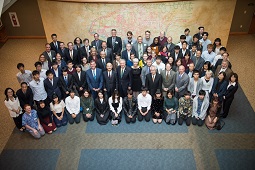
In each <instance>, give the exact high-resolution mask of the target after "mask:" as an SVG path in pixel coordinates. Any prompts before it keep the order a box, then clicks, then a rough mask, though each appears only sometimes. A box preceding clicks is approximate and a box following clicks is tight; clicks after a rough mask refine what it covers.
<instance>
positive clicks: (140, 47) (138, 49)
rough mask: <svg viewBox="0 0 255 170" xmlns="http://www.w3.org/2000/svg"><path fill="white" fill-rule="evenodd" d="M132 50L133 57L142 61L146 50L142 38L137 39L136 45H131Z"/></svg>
mask: <svg viewBox="0 0 255 170" xmlns="http://www.w3.org/2000/svg"><path fill="white" fill-rule="evenodd" d="M133 49H134V50H135V56H136V58H138V59H139V60H140V59H142V57H143V54H144V53H145V51H146V49H147V44H144V43H143V38H142V36H138V37H137V43H135V44H134V45H133Z"/></svg>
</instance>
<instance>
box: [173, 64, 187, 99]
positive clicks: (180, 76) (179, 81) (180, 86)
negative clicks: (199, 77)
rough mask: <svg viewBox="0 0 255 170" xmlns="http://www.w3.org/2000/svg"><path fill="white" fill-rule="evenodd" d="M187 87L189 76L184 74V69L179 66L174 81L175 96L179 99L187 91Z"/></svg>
mask: <svg viewBox="0 0 255 170" xmlns="http://www.w3.org/2000/svg"><path fill="white" fill-rule="evenodd" d="M188 85H189V76H188V75H187V74H186V73H185V67H184V66H183V65H181V66H179V71H178V72H177V75H176V81H175V96H176V98H177V99H180V98H181V97H182V96H183V95H184V93H185V92H186V91H187V87H188Z"/></svg>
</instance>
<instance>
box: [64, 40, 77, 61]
mask: <svg viewBox="0 0 255 170" xmlns="http://www.w3.org/2000/svg"><path fill="white" fill-rule="evenodd" d="M67 46H68V50H66V53H65V56H66V61H65V62H67V61H72V63H73V64H74V65H76V64H80V63H81V61H80V57H79V53H78V51H77V50H75V49H73V43H72V42H69V43H67Z"/></svg>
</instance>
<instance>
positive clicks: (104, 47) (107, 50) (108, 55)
mask: <svg viewBox="0 0 255 170" xmlns="http://www.w3.org/2000/svg"><path fill="white" fill-rule="evenodd" d="M101 51H104V52H105V54H106V56H105V58H108V59H109V60H110V61H111V62H112V61H113V60H115V58H114V56H113V53H112V49H111V48H108V47H107V44H106V41H103V42H102V46H101V47H100V49H99V50H98V51H97V53H98V54H100V52H101Z"/></svg>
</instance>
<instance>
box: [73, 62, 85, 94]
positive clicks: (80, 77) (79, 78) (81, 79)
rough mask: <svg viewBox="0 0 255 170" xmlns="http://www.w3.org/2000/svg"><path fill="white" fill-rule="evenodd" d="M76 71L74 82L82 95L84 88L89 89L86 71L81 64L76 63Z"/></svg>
mask: <svg viewBox="0 0 255 170" xmlns="http://www.w3.org/2000/svg"><path fill="white" fill-rule="evenodd" d="M75 69H76V72H74V73H73V83H74V85H75V87H76V90H77V91H78V93H79V95H80V96H82V93H83V90H84V89H87V87H88V86H87V81H86V72H85V71H82V68H81V65H80V64H77V65H75Z"/></svg>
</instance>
